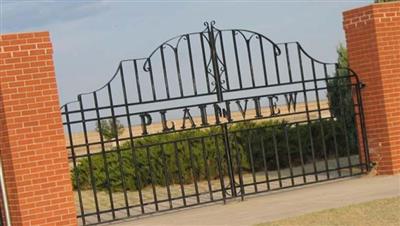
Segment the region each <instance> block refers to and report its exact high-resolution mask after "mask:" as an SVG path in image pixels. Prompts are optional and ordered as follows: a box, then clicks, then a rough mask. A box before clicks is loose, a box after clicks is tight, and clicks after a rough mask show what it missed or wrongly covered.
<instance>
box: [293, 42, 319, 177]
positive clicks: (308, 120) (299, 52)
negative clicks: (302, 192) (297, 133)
mask: <svg viewBox="0 0 400 226" xmlns="http://www.w3.org/2000/svg"><path fill="white" fill-rule="evenodd" d="M300 48H301V47H300V44H298V43H297V52H298V55H299V67H300V75H301V83H302V86H303V95H304V105H305V108H306V115H307V129H308V135H309V136H310V146H311V155H312V160H313V168H314V176H315V180H316V181H318V173H317V165H316V163H315V152H314V139H313V136H312V131H311V126H310V124H311V121H310V112H309V109H308V100H307V91H306V82H305V79H304V70H303V60H302V58H301V50H300Z"/></svg>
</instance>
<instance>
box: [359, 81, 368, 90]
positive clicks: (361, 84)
mask: <svg viewBox="0 0 400 226" xmlns="http://www.w3.org/2000/svg"><path fill="white" fill-rule="evenodd" d="M366 86H367V85H366V84H365V83H363V82H358V88H360V89H363V88H365V87H366Z"/></svg>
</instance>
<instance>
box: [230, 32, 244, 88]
mask: <svg viewBox="0 0 400 226" xmlns="http://www.w3.org/2000/svg"><path fill="white" fill-rule="evenodd" d="M235 32H236V31H235V30H232V39H233V49H234V50H235V60H236V68H237V72H238V80H239V88H240V89H242V88H243V84H242V83H243V82H242V73H241V72H240V63H239V54H238V51H237V43H236V34H235Z"/></svg>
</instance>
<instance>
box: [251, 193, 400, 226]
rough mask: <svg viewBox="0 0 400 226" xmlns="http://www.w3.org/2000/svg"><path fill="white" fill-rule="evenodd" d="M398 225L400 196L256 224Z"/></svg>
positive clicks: (268, 225)
mask: <svg viewBox="0 0 400 226" xmlns="http://www.w3.org/2000/svg"><path fill="white" fill-rule="evenodd" d="M378 225H382V226H398V225H400V197H394V198H387V199H380V200H375V201H370V202H365V203H360V204H355V205H350V206H346V207H342V208H337V209H328V210H323V211H319V212H315V213H310V214H305V215H302V216H298V217H293V218H288V219H284V220H278V221H275V222H270V223H264V224H257V225H255V226H378Z"/></svg>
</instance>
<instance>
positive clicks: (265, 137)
mask: <svg viewBox="0 0 400 226" xmlns="http://www.w3.org/2000/svg"><path fill="white" fill-rule="evenodd" d="M205 26H206V28H205V30H203V31H201V32H196V33H189V34H184V35H180V36H177V37H175V38H172V39H170V40H168V41H166V42H164V43H163V44H161V45H160V46H159V47H158V48H156V49H155V50H154V51H153V52H152V53H151V54H150V56H149V57H147V58H139V59H132V60H124V61H121V62H120V64H119V66H118V69H117V71H116V72H115V75H114V76H113V77H112V79H111V80H110V81H109V82H108V83H107V84H106V85H105V86H103V87H101V88H100V89H98V90H95V91H94V92H90V93H85V94H80V95H78V98H77V101H75V102H71V103H67V104H65V105H64V106H62V115H63V122H64V125H65V130H66V134H67V135H68V138H67V140H68V144H67V148H68V150H69V152H70V165H71V174H72V179H73V186H74V192H75V196H76V204H77V209H78V213H79V214H78V218H79V221H80V223H81V224H83V225H89V224H98V223H101V222H108V221H113V220H117V219H122V218H126V217H134V216H140V215H143V214H149V213H154V212H161V211H168V210H172V209H178V208H185V207H190V206H194V205H199V204H205V203H210V202H216V201H222V202H226V200H228V199H231V198H235V197H241V198H242V199H243V198H244V197H245V196H247V195H251V194H255V193H259V192H268V191H271V190H276V189H282V188H288V187H294V186H301V185H304V184H310V183H316V182H321V181H326V180H333V179H337V178H342V177H347V176H353V175H358V174H361V173H364V172H366V171H367V170H368V164H369V160H368V158H369V157H368V151H367V149H368V146H367V145H366V144H367V141H366V135H365V128H364V117H363V111H362V102H361V88H362V85H361V83H360V81H359V80H358V78H357V75H356V74H355V73H354V72H353V71H352V70H350V69H349V68H347V67H345V66H344V65H339V64H335V63H333V64H331V63H324V62H321V61H318V60H316V59H314V58H312V57H311V56H310V55H309V54H308V53H306V52H305V51H304V49H303V48H302V47H301V45H300V44H299V43H297V42H289V43H274V42H272V41H271V40H270V39H268V38H267V37H265V36H264V35H262V34H259V33H256V32H252V31H248V30H242V29H218V28H216V27H215V26H214V22H211V23H205ZM360 153H361V154H360Z"/></svg>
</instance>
